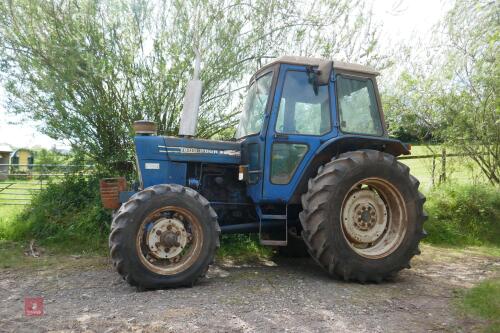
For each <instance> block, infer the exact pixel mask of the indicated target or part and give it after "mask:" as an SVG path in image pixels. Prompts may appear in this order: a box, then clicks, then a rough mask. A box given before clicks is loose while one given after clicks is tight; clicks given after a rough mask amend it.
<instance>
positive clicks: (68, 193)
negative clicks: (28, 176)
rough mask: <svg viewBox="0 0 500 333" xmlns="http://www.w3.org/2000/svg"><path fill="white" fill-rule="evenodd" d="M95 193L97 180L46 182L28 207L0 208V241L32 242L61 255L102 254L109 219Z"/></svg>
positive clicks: (68, 179)
mask: <svg viewBox="0 0 500 333" xmlns="http://www.w3.org/2000/svg"><path fill="white" fill-rule="evenodd" d="M98 190H99V186H98V181H97V179H94V178H88V177H83V176H82V177H80V176H72V177H66V178H63V179H61V180H58V181H57V182H51V183H49V184H48V185H47V188H46V189H45V190H43V191H41V192H40V193H38V194H36V195H34V197H33V199H32V201H31V204H30V205H27V206H25V207H19V208H12V207H13V206H0V207H1V208H0V209H1V210H0V213H1V214H2V215H0V240H13V241H20V242H28V241H30V240H32V239H34V240H36V241H37V243H39V244H40V245H42V246H46V247H50V248H51V249H53V250H58V251H63V252H82V253H85V252H96V253H101V252H103V251H104V249H105V248H106V239H107V236H108V233H109V223H110V221H111V217H110V215H109V212H107V211H106V210H104V209H103V208H102V207H101V204H100V197H99V193H98ZM7 207H9V208H7Z"/></svg>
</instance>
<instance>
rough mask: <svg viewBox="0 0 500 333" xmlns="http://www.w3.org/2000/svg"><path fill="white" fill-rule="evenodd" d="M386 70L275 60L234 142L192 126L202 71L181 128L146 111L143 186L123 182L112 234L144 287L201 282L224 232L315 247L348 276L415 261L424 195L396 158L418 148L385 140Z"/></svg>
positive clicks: (138, 143)
mask: <svg viewBox="0 0 500 333" xmlns="http://www.w3.org/2000/svg"><path fill="white" fill-rule="evenodd" d="M377 75H378V73H377V72H376V71H375V70H373V69H372V68H369V67H366V66H361V65H356V64H348V63H343V62H337V61H329V60H323V59H316V58H305V57H282V58H278V59H277V60H275V61H273V62H271V63H269V64H267V65H265V66H264V67H262V68H261V69H259V70H258V71H257V73H255V75H254V76H253V77H252V78H251V80H250V84H249V87H248V94H247V99H246V103H245V107H244V110H243V113H242V114H241V121H240V123H239V126H238V129H237V131H236V135H235V138H234V140H232V141H216V140H201V139H196V138H194V137H193V134H194V131H192V130H191V132H190V133H189V130H187V132H188V133H186V128H191V129H192V128H193V125H192V124H193V119H194V118H196V117H197V115H196V112H194V113H193V112H190V108H191V109H193V110H197V103H198V102H197V100H199V96H200V94H201V90H200V89H199V87H201V84H200V83H199V81H197V80H193V81H191V82H190V83H189V85H188V92H187V93H186V97H185V104H184V113H183V116H182V118H181V133H180V134H182V135H181V136H180V137H165V136H157V135H156V130H155V124H154V123H151V122H147V121H139V122H136V123H135V125H134V126H135V131H136V136H135V147H136V163H137V169H138V171H139V179H140V186H139V187H138V189H137V191H134V192H121V193H120V200H121V202H122V204H121V207H120V209H119V210H118V211H117V212H116V213H115V214H114V219H113V223H112V227H111V234H110V237H109V244H110V250H111V258H112V261H113V263H114V266H115V267H116V269H117V270H118V272H119V274H120V275H121V276H122V277H123V278H124V279H125V280H126V281H127V282H128V283H130V284H131V285H135V286H138V287H140V288H148V289H149V288H166V287H177V286H186V285H193V284H194V283H195V282H196V280H197V279H198V278H200V277H202V276H203V275H204V274H205V273H206V272H207V270H208V267H209V265H210V264H211V263H212V262H213V260H214V256H215V254H216V250H217V248H218V247H219V237H220V234H221V233H258V234H259V237H260V241H261V243H262V244H264V245H270V246H280V247H284V248H285V249H289V250H291V251H290V252H293V251H296V252H297V251H298V252H300V250H301V249H306V250H307V252H308V253H309V254H310V255H311V257H312V258H313V259H314V260H315V261H316V262H317V263H318V264H319V265H320V266H321V267H323V268H324V269H325V270H326V272H327V273H328V274H329V275H331V276H333V277H337V278H342V279H345V280H348V281H359V282H362V283H363V282H368V281H373V282H380V281H382V280H383V279H386V278H389V277H392V276H394V275H395V274H396V273H397V272H399V271H400V270H401V269H403V268H409V267H410V265H409V263H410V260H411V258H412V257H413V256H414V255H415V254H419V249H418V245H419V242H420V240H421V239H422V237H424V235H425V231H424V230H423V223H424V221H425V219H426V214H425V212H424V210H423V204H424V201H425V197H424V196H423V195H422V194H421V193H419V191H418V187H419V182H418V180H417V179H416V178H414V177H413V176H411V175H410V173H409V168H408V167H407V166H406V165H404V164H401V163H399V162H398V161H397V159H396V157H397V156H399V155H402V154H403V155H404V154H409V153H410V146H409V145H406V144H404V143H402V142H400V141H398V140H395V139H391V138H389V137H388V134H387V129H386V126H385V122H384V116H383V113H382V107H381V102H380V97H379V93H378V90H377V83H376V76H377ZM190 86H191V87H190ZM193 87H194V90H193ZM190 89H191V90H190ZM193 91H194V93H193ZM186 105H187V106H186ZM190 105H191V106H190ZM193 105H194V107H193ZM186 110H187V112H186ZM186 124H187V125H186ZM186 126H187V127H186ZM194 127H196V123H194Z"/></svg>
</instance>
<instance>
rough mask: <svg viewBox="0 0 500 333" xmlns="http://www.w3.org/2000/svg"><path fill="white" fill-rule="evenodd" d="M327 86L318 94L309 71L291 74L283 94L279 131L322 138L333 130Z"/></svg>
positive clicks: (289, 72)
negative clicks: (309, 77)
mask: <svg viewBox="0 0 500 333" xmlns="http://www.w3.org/2000/svg"><path fill="white" fill-rule="evenodd" d="M330 128H331V121H330V103H329V98H328V86H319V87H318V94H315V93H314V89H313V86H312V84H311V83H309V79H308V76H307V73H306V72H299V71H288V72H287V73H286V76H285V83H284V85H283V92H282V94H281V100H280V107H279V112H278V119H277V121H276V132H279V133H284V134H306V135H322V134H325V133H327V132H329V131H330Z"/></svg>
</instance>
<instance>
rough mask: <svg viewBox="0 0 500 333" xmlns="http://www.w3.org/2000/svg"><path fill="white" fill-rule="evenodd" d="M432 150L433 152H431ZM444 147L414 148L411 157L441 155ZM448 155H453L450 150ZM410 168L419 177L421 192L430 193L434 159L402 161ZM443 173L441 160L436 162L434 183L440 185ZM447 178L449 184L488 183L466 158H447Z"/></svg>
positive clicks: (422, 146) (474, 165)
mask: <svg viewBox="0 0 500 333" xmlns="http://www.w3.org/2000/svg"><path fill="white" fill-rule="evenodd" d="M431 149H432V150H431ZM441 151H442V146H440V145H432V146H430V148H429V147H427V146H424V145H418V146H412V149H411V155H412V156H419V155H429V154H438V155H440V154H441ZM447 152H448V153H452V151H450V150H449V149H448V150H447ZM400 161H401V162H402V163H404V164H406V165H408V166H409V167H410V172H411V174H412V175H414V176H415V177H417V179H418V180H419V181H420V184H421V190H423V191H428V190H430V189H431V188H432V158H425V159H412V160H400ZM440 173H441V158H436V160H435V172H434V183H435V184H438V182H439V175H440ZM446 178H447V180H448V182H449V183H453V184H459V185H467V184H481V183H486V181H487V180H486V179H485V177H484V176H483V175H482V174H481V170H480V168H479V167H478V166H477V165H476V164H475V163H474V162H473V161H472V160H471V159H469V158H466V157H462V156H460V157H449V156H448V157H447V158H446Z"/></svg>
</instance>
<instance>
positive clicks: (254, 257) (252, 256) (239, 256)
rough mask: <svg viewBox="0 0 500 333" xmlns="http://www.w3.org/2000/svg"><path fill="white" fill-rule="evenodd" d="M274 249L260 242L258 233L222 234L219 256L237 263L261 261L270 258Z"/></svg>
mask: <svg viewBox="0 0 500 333" xmlns="http://www.w3.org/2000/svg"><path fill="white" fill-rule="evenodd" d="M272 255H273V249H272V248H270V247H268V246H263V245H260V244H259V239H258V235H256V234H252V235H222V237H221V247H220V249H219V251H217V258H218V259H219V260H221V261H232V262H235V263H248V262H259V261H263V260H267V259H270V258H271V257H272Z"/></svg>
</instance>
